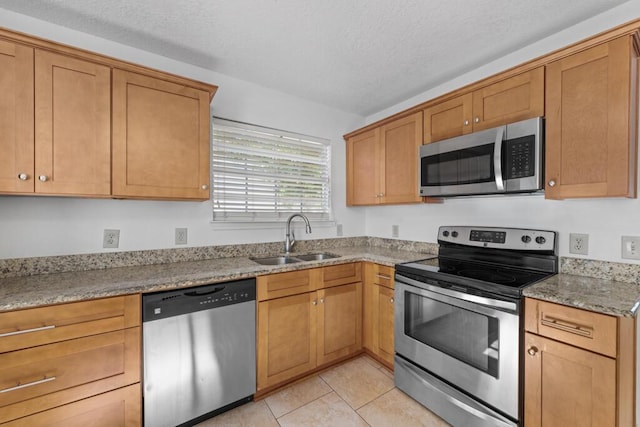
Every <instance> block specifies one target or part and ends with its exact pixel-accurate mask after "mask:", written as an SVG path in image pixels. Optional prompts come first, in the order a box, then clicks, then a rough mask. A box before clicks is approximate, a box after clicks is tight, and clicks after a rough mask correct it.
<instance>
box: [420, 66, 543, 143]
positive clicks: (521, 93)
mask: <svg viewBox="0 0 640 427" xmlns="http://www.w3.org/2000/svg"><path fill="white" fill-rule="evenodd" d="M540 116H544V67H538V68H535V69H533V70H531V71H527V72H524V73H521V74H518V75H516V76H513V77H509V78H507V79H504V80H502V81H499V82H497V83H493V84H490V85H487V86H484V87H481V88H479V89H476V90H474V91H473V92H468V93H465V94H462V95H458V96H456V97H454V98H452V99H449V100H446V101H443V102H440V103H437V104H434V105H431V106H429V107H427V108H425V109H424V143H425V144H428V143H430V142H435V141H439V140H442V139H447V138H453V137H455V136H460V135H464V134H467V133H470V132H475V131H479V130H483V129H490V128H492V127H496V126H500V125H504V124H507V123H512V122H517V121H520V120H525V119H529V118H533V117H540Z"/></svg>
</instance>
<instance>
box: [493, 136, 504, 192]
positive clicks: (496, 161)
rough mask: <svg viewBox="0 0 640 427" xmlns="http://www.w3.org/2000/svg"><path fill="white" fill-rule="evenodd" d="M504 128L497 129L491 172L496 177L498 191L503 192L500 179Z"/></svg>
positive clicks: (502, 184)
mask: <svg viewBox="0 0 640 427" xmlns="http://www.w3.org/2000/svg"><path fill="white" fill-rule="evenodd" d="M504 128H505V127H504V126H500V127H499V128H498V132H497V133H496V142H495V144H494V145H493V172H494V174H495V176H496V187H497V188H498V191H504V180H503V179H502V138H503V136H504Z"/></svg>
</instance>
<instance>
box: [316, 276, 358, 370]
mask: <svg viewBox="0 0 640 427" xmlns="http://www.w3.org/2000/svg"><path fill="white" fill-rule="evenodd" d="M361 348H362V283H360V282H358V283H352V284H350V285H342V286H336V287H332V288H327V289H321V290H319V291H318V365H323V364H325V363H328V362H331V361H333V360H336V359H339V358H341V357H344V356H348V355H350V354H353V353H355V352H357V351H358V350H360V349H361Z"/></svg>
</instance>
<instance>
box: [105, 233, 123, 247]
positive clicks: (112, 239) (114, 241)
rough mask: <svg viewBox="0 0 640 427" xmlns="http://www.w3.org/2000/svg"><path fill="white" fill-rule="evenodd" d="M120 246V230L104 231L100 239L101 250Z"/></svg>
mask: <svg viewBox="0 0 640 427" xmlns="http://www.w3.org/2000/svg"><path fill="white" fill-rule="evenodd" d="M119 244H120V230H107V229H105V230H104V235H103V237H102V247H103V248H117V247H118V245H119Z"/></svg>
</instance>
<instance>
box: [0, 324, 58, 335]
mask: <svg viewBox="0 0 640 427" xmlns="http://www.w3.org/2000/svg"><path fill="white" fill-rule="evenodd" d="M55 327H56V325H47V326H41V327H39V328H31V329H25V330H24V331H14V332H6V333H4V334H0V338H4V337H10V336H12V335H20V334H28V333H30V332H40V331H46V330H47V329H53V328H55Z"/></svg>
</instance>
